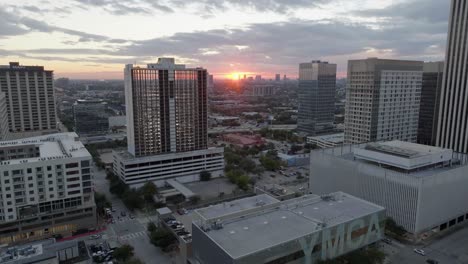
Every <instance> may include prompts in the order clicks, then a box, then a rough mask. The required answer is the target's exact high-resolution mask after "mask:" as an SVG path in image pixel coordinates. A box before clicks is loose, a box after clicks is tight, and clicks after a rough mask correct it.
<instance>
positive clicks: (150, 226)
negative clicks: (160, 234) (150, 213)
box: [147, 222, 157, 233]
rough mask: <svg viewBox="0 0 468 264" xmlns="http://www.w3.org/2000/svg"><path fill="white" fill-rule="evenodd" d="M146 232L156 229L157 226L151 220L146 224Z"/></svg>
mask: <svg viewBox="0 0 468 264" xmlns="http://www.w3.org/2000/svg"><path fill="white" fill-rule="evenodd" d="M147 229H148V232H150V233H152V232H154V231H156V229H157V227H156V225H155V224H154V223H153V222H149V223H148V226H147Z"/></svg>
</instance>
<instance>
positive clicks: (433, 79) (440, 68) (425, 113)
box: [418, 62, 444, 146]
mask: <svg viewBox="0 0 468 264" xmlns="http://www.w3.org/2000/svg"><path fill="white" fill-rule="evenodd" d="M443 73H444V62H427V63H424V72H423V80H422V87H421V107H420V108H419V125H418V126H419V127H418V143H419V144H424V145H431V146H434V145H435V143H436V135H437V118H438V117H439V103H440V91H441V89H442V78H443Z"/></svg>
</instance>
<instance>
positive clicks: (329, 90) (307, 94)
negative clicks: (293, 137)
mask: <svg viewBox="0 0 468 264" xmlns="http://www.w3.org/2000/svg"><path fill="white" fill-rule="evenodd" d="M335 90H336V64H329V63H328V62H322V61H312V62H309V63H301V64H300V65H299V94H298V99H299V114H298V130H299V131H300V132H303V133H306V134H308V135H317V134H322V133H327V132H332V131H333V129H334V121H335V92H336V91H335Z"/></svg>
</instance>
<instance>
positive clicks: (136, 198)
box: [122, 189, 144, 210]
mask: <svg viewBox="0 0 468 264" xmlns="http://www.w3.org/2000/svg"><path fill="white" fill-rule="evenodd" d="M122 201H123V203H124V204H125V205H126V206H127V207H128V208H129V209H130V210H134V209H141V208H142V207H143V204H144V201H143V198H142V197H141V196H140V194H139V193H138V192H137V191H136V190H134V189H132V190H128V191H127V192H125V193H124V195H123V197H122Z"/></svg>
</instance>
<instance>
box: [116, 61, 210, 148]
mask: <svg viewBox="0 0 468 264" xmlns="http://www.w3.org/2000/svg"><path fill="white" fill-rule="evenodd" d="M206 79H207V78H206V70H205V69H202V68H196V69H186V68H185V65H179V64H175V63H174V59H168V58H163V59H159V62H158V63H157V64H149V65H148V68H140V67H133V66H132V65H127V67H126V68H125V98H126V104H127V119H128V121H127V127H128V135H127V137H128V151H129V152H130V153H131V154H132V155H134V156H136V157H141V156H151V155H157V154H163V153H170V152H183V151H192V150H199V149H206V147H207V141H208V133H207V129H208V126H207V96H206Z"/></svg>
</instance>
